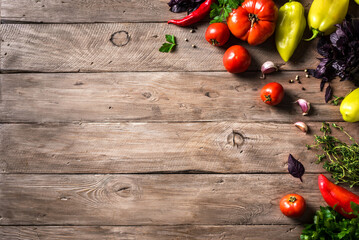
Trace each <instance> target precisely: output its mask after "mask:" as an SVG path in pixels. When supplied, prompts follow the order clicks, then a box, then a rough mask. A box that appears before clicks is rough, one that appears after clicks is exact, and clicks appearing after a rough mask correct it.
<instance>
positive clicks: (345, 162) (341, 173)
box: [307, 123, 359, 187]
mask: <svg viewBox="0 0 359 240" xmlns="http://www.w3.org/2000/svg"><path fill="white" fill-rule="evenodd" d="M331 126H332V127H333V128H335V129H337V130H339V131H340V132H342V133H344V134H345V135H346V136H347V137H348V138H349V139H350V141H351V144H347V143H345V142H342V141H340V140H339V139H337V138H336V137H333V136H331V133H332V130H331ZM320 131H321V132H323V136H318V135H314V137H315V142H314V145H307V148H308V149H311V148H317V149H319V148H321V150H323V152H324V153H323V154H319V155H317V157H318V161H317V163H320V162H322V161H323V160H324V159H327V161H325V163H324V164H323V168H324V169H325V170H327V171H328V172H330V173H331V174H332V178H334V179H335V180H336V184H337V183H349V184H350V187H353V186H356V185H359V145H358V143H357V142H356V141H355V140H354V138H353V137H352V136H350V135H349V134H348V133H347V132H346V131H345V130H344V129H343V127H341V126H338V125H337V124H335V123H332V124H331V125H330V124H329V123H323V125H322V127H321V128H320Z"/></svg>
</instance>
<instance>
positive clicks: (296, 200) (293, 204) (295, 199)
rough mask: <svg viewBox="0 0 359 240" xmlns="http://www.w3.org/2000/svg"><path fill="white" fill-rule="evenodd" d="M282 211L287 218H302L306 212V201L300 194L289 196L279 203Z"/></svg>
mask: <svg viewBox="0 0 359 240" xmlns="http://www.w3.org/2000/svg"><path fill="white" fill-rule="evenodd" d="M279 207H280V210H281V211H282V213H283V214H284V215H286V216H287V217H294V218H295V217H300V216H302V215H303V213H304V211H305V207H306V204H305V200H304V198H303V197H302V196H300V195H298V194H288V195H286V196H284V197H283V198H282V199H281V200H280V203H279Z"/></svg>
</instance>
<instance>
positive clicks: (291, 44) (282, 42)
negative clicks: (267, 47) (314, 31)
mask: <svg viewBox="0 0 359 240" xmlns="http://www.w3.org/2000/svg"><path fill="white" fill-rule="evenodd" d="M306 25H307V22H306V21H305V16H304V7H303V5H302V4H301V3H300V2H297V1H292V0H289V2H287V3H286V4H284V5H283V6H282V7H281V8H279V12H278V19H277V26H276V32H275V44H276V47H277V50H278V52H279V54H280V56H281V57H282V59H283V60H284V61H285V62H287V61H288V60H289V59H290V57H291V56H292V55H293V53H294V50H295V49H296V48H297V46H298V44H299V43H300V41H301V40H302V37H303V33H304V30H305V26H306Z"/></svg>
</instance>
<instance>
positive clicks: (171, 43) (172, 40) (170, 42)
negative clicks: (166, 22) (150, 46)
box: [159, 34, 176, 53]
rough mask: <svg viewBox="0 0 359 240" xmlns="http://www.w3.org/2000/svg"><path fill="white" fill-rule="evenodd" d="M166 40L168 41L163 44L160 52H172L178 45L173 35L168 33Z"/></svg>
mask: <svg viewBox="0 0 359 240" xmlns="http://www.w3.org/2000/svg"><path fill="white" fill-rule="evenodd" d="M166 40H167V42H168V43H164V44H162V46H161V47H160V49H159V50H160V52H167V53H168V52H171V51H172V49H173V48H174V46H176V38H175V36H173V35H169V34H166Z"/></svg>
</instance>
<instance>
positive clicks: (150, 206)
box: [0, 174, 358, 226]
mask: <svg viewBox="0 0 359 240" xmlns="http://www.w3.org/2000/svg"><path fill="white" fill-rule="evenodd" d="M0 178H1V182H0V189H1V192H0V197H1V201H0V216H2V219H1V225H43V224H46V225H85V226H88V225H131V226H132V225H179V224H209V225H217V224H229V225H237V224H249V225H250V224H254V225H258V224H289V225H291V224H298V223H303V222H307V221H310V222H311V221H312V214H313V213H314V211H315V210H316V209H318V208H319V206H320V205H324V204H325V203H324V200H323V199H322V196H321V194H320V191H319V190H318V189H317V174H305V175H304V176H303V183H301V182H300V181H299V179H297V178H293V177H292V176H290V175H289V174H279V175H278V174H277V175H269V174H264V175H263V174H259V175H258V174H250V175H248V174H244V175H242V174H240V175H227V174H225V175H214V174H210V175H207V174H185V175H181V174H175V175H173V174H167V175H166V174H161V175H156V174H150V175H145V174H142V175H61V174H60V175H58V174H56V175H38V174H31V175H27V174H22V175H16V174H15V175H13V174H2V175H0ZM291 192H295V193H298V194H300V195H302V196H303V197H304V198H305V199H306V200H307V205H308V210H307V211H306V214H305V216H303V217H302V218H301V219H299V220H295V219H289V218H287V217H285V216H284V215H283V214H282V213H281V211H280V210H279V207H278V203H279V200H280V198H281V197H282V196H284V195H285V194H288V193H291ZM354 192H356V193H358V189H356V190H355V191H354Z"/></svg>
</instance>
